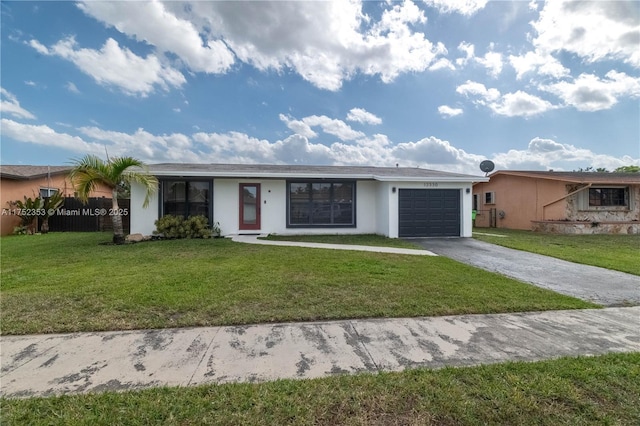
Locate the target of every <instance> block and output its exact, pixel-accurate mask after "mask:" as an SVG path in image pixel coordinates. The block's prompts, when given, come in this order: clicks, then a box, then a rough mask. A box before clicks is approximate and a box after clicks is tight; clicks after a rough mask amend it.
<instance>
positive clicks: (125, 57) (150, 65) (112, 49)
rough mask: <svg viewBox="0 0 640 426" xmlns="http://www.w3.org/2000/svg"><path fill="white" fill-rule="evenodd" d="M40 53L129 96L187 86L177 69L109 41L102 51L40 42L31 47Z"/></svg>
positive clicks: (70, 41) (71, 41)
mask: <svg viewBox="0 0 640 426" xmlns="http://www.w3.org/2000/svg"><path fill="white" fill-rule="evenodd" d="M29 44H30V45H31V46H32V47H34V48H35V49H36V50H38V51H39V52H40V53H44V54H47V55H55V56H59V57H61V58H64V59H67V60H69V61H71V62H73V63H74V64H75V65H76V66H77V67H78V68H79V69H80V70H82V71H83V72H84V73H86V74H87V75H89V76H91V77H92V78H93V79H94V80H95V81H96V82H97V83H99V84H103V85H108V86H116V87H118V88H120V89H121V90H122V91H123V92H124V93H126V94H128V95H140V96H143V97H144V96H147V95H149V94H150V93H152V92H153V91H154V90H155V88H156V87H157V86H158V87H160V88H162V89H164V90H168V89H169V87H170V86H171V87H180V86H181V85H182V84H183V83H185V82H186V80H185V78H184V76H183V75H182V74H181V73H180V72H179V71H177V70H176V69H174V68H172V67H170V66H166V65H164V64H162V63H161V62H160V60H159V59H158V58H157V57H156V56H155V55H148V56H147V57H146V58H142V57H140V56H137V55H136V54H134V53H133V52H131V51H130V50H129V49H127V48H126V47H125V48H121V47H120V45H119V44H118V42H117V41H115V40H114V39H112V38H109V39H107V41H106V42H105V44H104V46H102V48H101V49H100V50H93V49H83V48H79V47H78V45H77V43H76V41H75V39H74V38H73V37H68V38H66V39H63V40H60V41H59V42H57V43H56V44H54V45H53V46H51V47H50V48H46V47H44V46H42V45H41V44H40V43H39V42H38V41H36V40H31V42H30V43H29Z"/></svg>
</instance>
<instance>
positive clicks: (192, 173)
mask: <svg viewBox="0 0 640 426" xmlns="http://www.w3.org/2000/svg"><path fill="white" fill-rule="evenodd" d="M151 174H153V175H154V176H171V177H211V178H231V179H241V178H247V179H350V180H377V181H380V182H472V183H475V182H489V178H488V177H482V176H473V177H444V176H433V177H426V176H425V177H416V176H376V175H369V174H348V173H344V174H333V175H325V176H321V175H317V174H311V173H255V172H253V173H246V172H202V171H179V170H176V171H152V172H151Z"/></svg>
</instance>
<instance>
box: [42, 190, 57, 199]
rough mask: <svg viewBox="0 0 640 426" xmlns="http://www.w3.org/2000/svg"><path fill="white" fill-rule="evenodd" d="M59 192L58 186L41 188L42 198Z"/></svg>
mask: <svg viewBox="0 0 640 426" xmlns="http://www.w3.org/2000/svg"><path fill="white" fill-rule="evenodd" d="M56 192H58V189H57V188H40V198H48V197H51V196H52V195H53V194H55V193H56Z"/></svg>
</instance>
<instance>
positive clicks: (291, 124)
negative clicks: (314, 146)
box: [280, 114, 318, 139]
mask: <svg viewBox="0 0 640 426" xmlns="http://www.w3.org/2000/svg"><path fill="white" fill-rule="evenodd" d="M280 121H282V122H284V123H285V124H286V126H287V127H288V128H289V129H291V130H293V131H294V132H295V133H296V134H298V135H300V136H304V137H305V138H309V139H313V138H315V137H317V136H318V134H317V133H316V132H314V131H313V129H311V126H309V125H308V124H307V123H305V122H304V121H300V120H296V119H294V118H292V117H291V116H288V115H284V114H280Z"/></svg>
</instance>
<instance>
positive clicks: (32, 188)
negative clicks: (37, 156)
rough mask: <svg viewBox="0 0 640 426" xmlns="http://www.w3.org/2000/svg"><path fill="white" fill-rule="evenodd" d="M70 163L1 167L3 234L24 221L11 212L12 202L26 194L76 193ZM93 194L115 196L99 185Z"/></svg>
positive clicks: (31, 196)
mask: <svg viewBox="0 0 640 426" xmlns="http://www.w3.org/2000/svg"><path fill="white" fill-rule="evenodd" d="M70 170H71V167H70V166H26V165H2V166H0V209H1V210H0V211H2V213H3V214H2V215H0V235H9V234H11V233H12V232H13V229H14V227H16V226H18V225H19V224H20V218H19V217H17V216H15V215H12V214H10V213H11V207H10V205H9V204H8V202H9V201H16V200H23V199H24V197H29V198H35V197H38V196H40V197H48V196H50V195H52V194H54V193H55V192H56V191H60V192H61V193H62V194H63V195H64V196H65V197H73V196H74V188H73V185H72V184H71V181H70V180H69V178H68V176H67V175H68V173H69V171H70ZM92 197H108V198H111V191H109V190H108V189H107V188H98V190H96V191H95V192H94V193H93V194H92Z"/></svg>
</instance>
